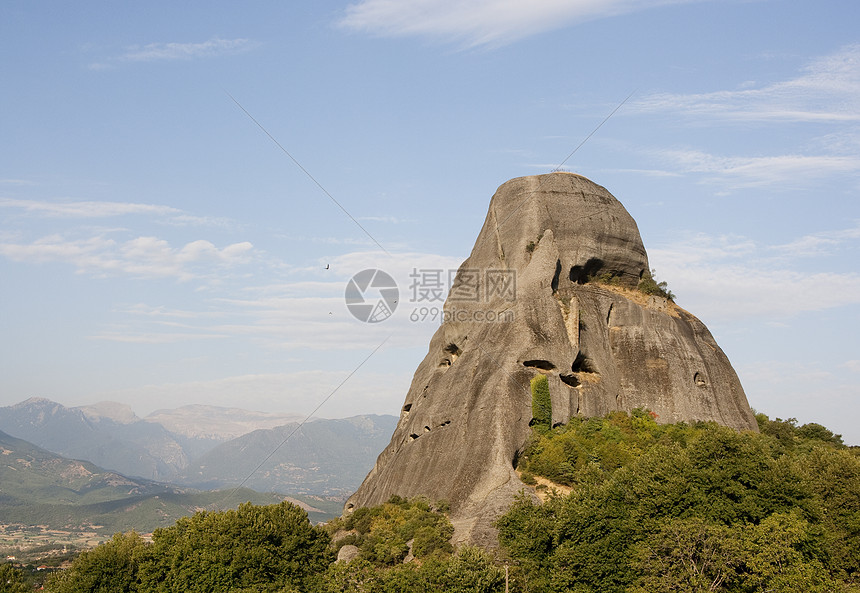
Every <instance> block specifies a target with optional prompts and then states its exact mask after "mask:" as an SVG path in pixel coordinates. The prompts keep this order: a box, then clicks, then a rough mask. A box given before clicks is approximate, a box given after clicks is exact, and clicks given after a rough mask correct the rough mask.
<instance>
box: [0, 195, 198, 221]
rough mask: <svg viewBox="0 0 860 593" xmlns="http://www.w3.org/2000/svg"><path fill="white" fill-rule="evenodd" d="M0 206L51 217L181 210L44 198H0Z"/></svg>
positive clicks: (102, 216) (119, 203) (119, 214)
mask: <svg viewBox="0 0 860 593" xmlns="http://www.w3.org/2000/svg"><path fill="white" fill-rule="evenodd" d="M0 208H14V209H17V210H23V211H24V212H28V213H33V214H40V215H44V216H52V217H67V218H109V217H112V216H125V215H127V214H155V215H159V216H164V215H167V214H181V213H182V211H181V210H178V209H176V208H172V207H170V206H161V205H158V204H135V203H132V202H88V201H84V202H49V201H44V200H15V199H9V198H0Z"/></svg>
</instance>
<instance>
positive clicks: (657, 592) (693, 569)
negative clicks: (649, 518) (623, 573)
mask: <svg viewBox="0 0 860 593" xmlns="http://www.w3.org/2000/svg"><path fill="white" fill-rule="evenodd" d="M742 537H743V532H742V530H741V529H739V528H730V527H726V526H724V525H713V524H711V523H708V522H706V521H704V520H702V519H698V518H691V519H673V520H670V521H668V522H667V523H665V524H664V525H663V526H661V527H660V528H659V530H657V531H655V532H652V533H651V534H649V535H648V536H647V537H646V538H645V540H644V541H642V542H641V543H639V544H637V545H636V546H635V547H634V548H633V550H632V557H631V561H632V563H633V571H634V573H635V574H636V575H637V576H636V581H635V583H634V585H633V586H632V587H631V588H629V589H628V591H629V592H630V593H669V592H672V591H723V590H728V589H729V587H730V586H731V585H734V581H735V580H736V576H737V575H736V569H737V567H738V566H740V564H741V562H742V558H741V556H742Z"/></svg>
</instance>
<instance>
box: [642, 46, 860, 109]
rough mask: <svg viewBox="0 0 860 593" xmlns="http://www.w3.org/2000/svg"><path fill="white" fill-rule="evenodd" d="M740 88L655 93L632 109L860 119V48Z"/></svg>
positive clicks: (644, 98)
mask: <svg viewBox="0 0 860 593" xmlns="http://www.w3.org/2000/svg"><path fill="white" fill-rule="evenodd" d="M749 86H750V83H745V84H744V85H743V87H744V88H741V89H739V90H721V91H715V92H710V93H699V94H672V93H654V94H651V95H648V96H646V97H643V98H641V99H639V100H637V101H633V102H632V103H631V105H630V107H629V109H628V111H634V112H635V111H638V112H646V113H651V112H663V113H671V114H672V115H673V116H675V115H687V116H690V117H695V118H697V119H698V121H699V122H701V121H703V118H704V119H705V121H706V120H707V118H713V119H717V120H721V121H725V120H738V121H799V122H829V123H842V124H844V123H846V122H856V121H860V44H852V45H848V46H846V47H844V48H842V49H840V50H839V51H838V52H836V53H834V54H832V55H829V56H825V57H822V58H818V59H815V60H813V61H811V62H810V63H809V64H807V65H806V67H804V68H803V70H802V72H801V73H800V74H799V75H798V76H797V77H795V78H792V79H790V80H785V81H781V82H776V83H772V84H767V85H761V86H759V87H758V88H748V87H749Z"/></svg>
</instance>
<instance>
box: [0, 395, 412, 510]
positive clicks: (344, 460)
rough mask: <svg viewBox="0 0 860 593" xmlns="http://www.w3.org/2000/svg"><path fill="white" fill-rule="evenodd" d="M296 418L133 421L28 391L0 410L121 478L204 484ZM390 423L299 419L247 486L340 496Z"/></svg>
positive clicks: (272, 442)
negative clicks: (29, 394)
mask: <svg viewBox="0 0 860 593" xmlns="http://www.w3.org/2000/svg"><path fill="white" fill-rule="evenodd" d="M298 418H300V417H299V416H298V415H294V414H267V413H263V412H252V411H248V410H241V409H236V408H218V407H215V406H185V407H182V408H177V409H175V410H159V411H157V412H154V413H153V414H150V415H149V416H147V417H146V418H139V417H138V416H136V415H135V414H134V412H133V411H132V409H131V408H130V407H129V406H127V405H125V404H119V403H116V402H100V403H98V404H94V405H90V406H81V407H76V408H68V407H65V406H63V405H61V404H58V403H56V402H53V401H50V400H47V399H40V398H33V399H29V400H27V401H24V402H21V403H19V404H16V405H14V406H8V407H3V408H0V431H4V432H6V433H8V434H9V435H11V436H13V437H16V438H19V439H24V440H26V441H28V442H31V443H34V444H35V445H37V446H38V447H41V448H43V449H47V450H48V451H52V452H53V453H56V454H58V455H61V456H63V457H68V458H73V459H86V460H87V461H90V462H92V463H94V464H95V465H97V466H99V467H103V468H107V469H109V470H112V471H114V472H118V473H119V474H123V475H126V476H140V477H142V478H146V479H150V480H158V481H161V482H175V483H179V484H182V485H187V486H193V487H196V488H203V489H211V488H219V487H224V486H233V485H235V484H239V483H241V482H242V480H244V479H245V478H246V477H248V475H249V474H250V473H251V470H253V469H254V468H256V467H257V465H259V464H260V463H261V462H262V461H263V460H265V459H267V457H268V456H269V455H270V454H271V453H272V452H273V451H274V450H275V449H276V447H278V445H280V444H281V443H283V442H284V439H285V438H286V437H287V435H288V434H290V433H291V432H292V431H293V430H295V429H296V427H297V426H298V425H299V424H298V422H296V419H298ZM396 423H397V418H396V417H394V416H356V417H354V418H348V419H345V420H325V419H316V420H313V421H310V422H307V423H305V424H304V425H303V426H302V427H301V429H300V430H298V431H297V432H296V433H295V434H294V435H293V436H292V437H290V438H289V440H288V441H287V442H286V443H285V444H284V445H283V446H282V447H280V449H279V450H278V451H277V453H276V454H274V455H272V457H271V458H270V459H268V461H267V463H266V464H265V465H264V466H263V467H261V468H260V470H259V471H258V472H255V474H254V475H253V476H252V477H251V479H250V480H249V481H248V483H247V485H248V486H249V487H252V488H255V489H257V490H262V491H274V492H280V493H284V494H302V493H306V494H314V495H330V496H346V495H348V494H350V493H351V492H352V491H353V490H355V489H356V488H357V487H358V485H359V484H360V483H361V481H362V480H363V479H364V476H365V475H366V474H367V472H368V471H369V470H370V469H371V468H372V467H373V464H374V463H375V462H376V457H377V455H378V454H379V452H380V451H381V450H382V449H383V448H384V447H385V445H386V444H387V443H388V439H389V437H390V435H391V432H392V431H393V429H394V426H395V424H396ZM232 435H237V436H236V437H235V438H231V437H232Z"/></svg>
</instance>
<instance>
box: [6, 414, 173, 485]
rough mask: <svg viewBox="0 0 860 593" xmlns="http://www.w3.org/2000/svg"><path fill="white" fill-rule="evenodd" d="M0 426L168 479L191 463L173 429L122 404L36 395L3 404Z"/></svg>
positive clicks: (53, 447) (65, 451)
mask: <svg viewBox="0 0 860 593" xmlns="http://www.w3.org/2000/svg"><path fill="white" fill-rule="evenodd" d="M0 430H2V431H4V432H6V433H8V434H9V435H12V436H14V437H17V438H20V439H25V440H27V441H29V442H31V443H34V444H36V445H38V446H39V447H42V448H44V449H47V450H49V451H53V452H54V453H57V454H59V455H62V456H64V457H70V458H73V459H86V460H87V461H90V462H92V463H95V464H96V465H98V466H100V467H104V468H107V469H110V470H113V471H117V472H120V473H123V474H126V475H132V476H141V477H144V478H148V479H156V480H157V479H166V478H169V477H170V476H172V475H175V474H176V472H178V471H180V470H181V469H182V468H184V467H185V466H186V465H188V457H187V455H186V452H185V447H184V446H183V444H181V443H179V442H178V440H177V439H176V437H175V436H174V435H173V434H171V433H170V432H169V431H168V430H167V429H165V428H164V427H163V426H161V425H160V424H156V423H153V422H144V421H143V420H141V419H140V418H137V417H136V416H135V415H134V413H133V412H131V409H130V408H127V407H124V406H121V404H113V403H102V404H96V405H95V406H85V407H82V408H67V407H65V406H63V405H61V404H58V403H56V402H52V401H50V400H47V399H42V398H32V399H28V400H27V401H24V402H21V403H19V404H15V405H14V406H8V407H5V408H0Z"/></svg>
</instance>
